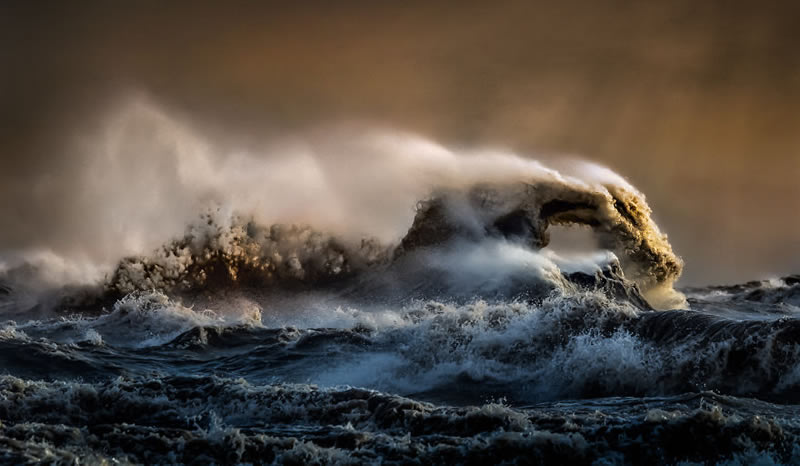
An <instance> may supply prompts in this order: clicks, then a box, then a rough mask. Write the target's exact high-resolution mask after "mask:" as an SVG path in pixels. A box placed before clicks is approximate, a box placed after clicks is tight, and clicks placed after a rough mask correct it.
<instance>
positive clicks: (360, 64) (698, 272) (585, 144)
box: [0, 0, 800, 283]
mask: <svg viewBox="0 0 800 466" xmlns="http://www.w3.org/2000/svg"><path fill="white" fill-rule="evenodd" d="M121 3H122V2H51V3H47V4H45V3H39V2H22V1H21V2H17V3H14V2H4V3H3V5H2V6H0V60H2V63H3V65H2V72H1V73H0V109H2V110H0V157H1V158H0V183H2V186H0V195H2V199H0V217H1V218H3V219H4V222H3V223H4V226H3V230H4V231H1V232H0V245H2V246H4V247H6V248H10V247H19V246H28V245H31V244H35V243H36V242H43V243H46V242H47V241H50V240H52V239H53V235H54V234H55V233H48V234H42V233H41V231H42V230H44V229H48V228H49V227H52V226H53V225H58V222H59V219H61V220H63V218H62V217H64V216H65V215H66V214H64V213H63V212H64V210H65V205H66V204H67V203H68V202H69V199H70V198H69V193H68V188H67V187H66V186H68V183H64V188H63V190H64V192H63V196H60V199H59V201H58V202H53V200H52V199H43V198H38V197H37V196H36V194H35V192H33V191H32V190H31V188H30V186H31V184H32V183H34V184H35V183H36V182H42V180H49V181H47V182H52V183H55V184H58V183H59V181H58V179H59V177H64V178H68V177H69V176H70V174H71V173H74V171H75V170H78V169H79V168H76V165H80V161H79V159H76V157H75V156H74V155H73V154H71V153H70V152H69V151H67V150H62V147H65V145H66V144H67V143H68V142H69V141H70V140H71V139H72V138H74V137H75V136H76V135H79V134H80V132H81V131H83V130H85V128H87V127H91V126H92V125H96V124H98V121H97V119H98V118H100V115H102V114H103V111H104V109H106V108H107V107H108V106H109V105H111V104H112V103H113V102H114V100H115V99H118V98H119V96H120V95H123V94H124V93H126V92H129V91H143V92H147V93H148V94H149V95H152V96H153V98H154V99H156V100H157V101H159V102H163V103H164V105H166V106H168V107H169V108H171V109H173V110H174V111H175V112H178V113H180V114H182V115H185V116H186V118H189V119H191V120H192V121H193V122H194V123H195V124H197V125H199V126H201V127H203V128H206V130H207V131H208V132H209V134H216V135H220V136H219V137H226V138H232V139H240V140H242V141H247V140H248V139H250V138H253V137H263V136H264V135H265V134H271V133H275V134H280V133H282V132H285V131H294V130H300V129H302V128H306V127H315V126H318V125H325V124H329V123H332V122H333V123H335V122H340V121H351V120H357V121H366V122H372V123H375V124H379V125H382V126H389V127H394V128H401V129H404V130H409V131H414V132H417V133H420V134H423V135H425V136H428V137H430V138H432V139H434V140H437V141H441V142H444V143H447V144H454V145H464V146H473V145H478V146H485V145H489V146H502V147H507V148H511V149H514V150H517V151H520V152H524V153H531V154H535V153H570V154H580V155H583V156H585V157H586V158H589V159H591V160H595V161H598V162H601V163H604V164H606V165H608V166H610V167H611V168H613V169H614V170H615V171H617V172H619V173H621V174H622V175H624V176H625V177H627V178H628V179H629V180H630V181H631V182H632V183H633V184H634V185H636V186H637V187H639V188H640V189H641V190H642V191H643V192H644V193H645V194H646V195H647V196H648V200H649V201H650V204H651V206H652V207H653V210H654V211H655V217H656V219H657V220H658V221H659V223H660V224H661V225H662V226H663V228H664V230H666V232H667V233H668V234H669V236H670V238H671V241H672V243H673V245H674V247H675V249H676V250H677V251H678V253H680V254H681V255H682V256H683V257H684V259H685V260H686V262H687V267H686V271H685V283H706V282H730V281H740V280H745V279H754V278H762V277H764V276H767V275H770V274H786V273H790V272H800V51H799V50H798V44H800V42H798V37H800V35H798V34H800V33H799V32H798V31H800V2H735V1H707V2H699V1H690V0H686V1H684V0H681V1H672V2H666V1H664V2H635V1H575V0H560V1H552V2H544V1H519V2H502V1H498V2H494V1H492V2H435V3H434V2H414V1H411V2H383V1H369V2H367V1H364V2H354V1H343V2H322V1H319V2H318V1H309V2H215V3H204V2H129V3H128V4H127V5H124V6H121ZM290 3H291V4H292V5H290ZM223 4H224V5H223ZM54 179H55V180H54ZM7 225H13V226H7Z"/></svg>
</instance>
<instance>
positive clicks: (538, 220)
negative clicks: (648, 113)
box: [0, 177, 800, 465]
mask: <svg viewBox="0 0 800 466" xmlns="http://www.w3.org/2000/svg"><path fill="white" fill-rule="evenodd" d="M554 180H556V178H553V177H551V178H550V179H548V180H546V181H537V182H535V183H522V184H520V183H516V182H514V183H500V184H490V185H480V186H477V187H471V188H469V189H461V190H455V191H454V190H448V191H443V192H441V193H440V194H438V195H437V196H435V197H433V198H430V199H427V200H425V201H424V202H421V203H420V204H419V205H418V206H417V211H416V216H415V219H414V222H413V224H412V225H411V226H410V228H409V230H408V233H407V234H406V235H405V236H404V237H403V239H402V240H401V241H400V242H399V243H397V244H393V245H392V244H388V245H386V244H383V243H381V242H380V241H378V240H371V239H362V240H361V241H352V240H349V239H347V240H346V239H341V238H338V237H336V236H335V235H329V234H326V233H322V232H320V231H318V230H316V229H314V228H313V227H311V226H308V227H307V226H291V225H269V226H266V225H262V224H259V223H258V222H256V221H254V220H253V219H251V218H247V217H241V216H232V217H226V218H225V219H224V221H219V219H218V217H215V216H214V215H211V214H209V215H208V216H207V217H203V218H202V219H201V221H199V222H197V223H196V224H194V225H192V226H191V227H189V228H187V233H186V235H185V236H184V237H181V238H177V239H175V240H173V241H171V242H168V243H166V244H165V245H164V246H162V247H161V248H160V249H158V250H157V251H155V252H153V253H150V254H144V255H139V256H131V257H128V258H125V259H123V260H121V261H120V262H119V263H118V265H117V266H116V267H115V268H114V269H113V270H112V271H111V272H110V273H108V274H107V275H106V276H105V277H104V278H102V279H99V280H97V281H95V282H93V283H84V284H80V285H75V284H71V285H68V284H63V283H61V284H58V285H54V284H53V283H54V282H53V280H50V281H48V280H45V279H44V278H43V277H46V276H48V275H47V273H48V270H47V268H48V266H47V264H43V263H41V262H40V263H37V264H33V263H30V262H24V261H23V262H20V263H17V264H13V265H5V266H4V268H3V269H2V275H0V313H2V314H0V317H2V319H3V322H2V323H0V459H2V461H3V462H6V463H23V464H24V463H36V462H41V461H44V462H52V463H63V464H78V463H80V464H112V463H115V464H116V463H118V464H172V463H188V464H208V463H217V464H231V463H252V464H262V463H278V464H364V463H366V464H379V463H381V464H406V463H421V464H429V463H456V464H460V463H468V464H487V463H492V464H518V463H520V464H587V465H591V464H595V465H601V464H797V463H798V462H800V448H798V441H799V440H800V421H798V415H799V414H800V407H798V405H797V403H798V402H800V277H798V276H790V277H784V278H781V279H774V280H769V281H756V282H750V283H745V284H742V285H737V286H718V287H704V288H691V289H677V290H676V289H674V288H673V283H674V282H675V280H676V279H677V277H678V276H679V275H680V271H681V269H682V267H683V263H682V261H681V260H680V259H679V258H678V257H677V255H675V254H674V253H673V252H672V249H671V246H670V245H669V243H668V241H667V240H666V237H665V236H664V235H662V234H661V233H660V231H659V230H658V228H657V227H656V226H655V224H654V223H653V222H652V220H651V219H650V211H649V208H647V206H646V203H645V202H644V198H643V197H642V196H641V195H640V194H639V193H638V192H637V191H635V190H633V189H632V188H631V187H629V186H623V185H619V184H618V185H614V186H612V185H606V186H605V187H598V185H596V184H592V185H589V184H576V183H567V182H564V181H563V180H557V181H554ZM220 215H221V214H220ZM574 224H577V225H582V226H583V227H586V228H588V229H589V230H590V231H591V232H593V234H594V235H595V237H596V238H597V245H596V248H594V249H593V250H592V251H590V252H586V251H583V252H569V251H556V250H553V249H551V248H550V247H548V242H549V238H548V229H547V228H548V226H550V225H574Z"/></svg>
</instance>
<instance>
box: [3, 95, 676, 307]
mask: <svg viewBox="0 0 800 466" xmlns="http://www.w3.org/2000/svg"><path fill="white" fill-rule="evenodd" d="M212 139H213V138H210V137H204V136H201V132H200V131H199V130H198V129H195V128H193V127H192V126H191V124H190V123H189V122H186V121H182V120H180V119H178V118H176V117H174V116H172V115H170V114H169V112H167V111H165V110H164V109H162V108H160V107H159V106H158V105H156V104H155V103H153V102H152V101H149V100H147V99H143V98H141V97H139V98H135V99H131V100H129V101H127V102H125V104H124V105H123V106H122V109H121V110H120V111H118V112H117V113H116V114H115V115H114V116H113V117H112V118H110V119H109V124H108V127H107V128H106V130H105V131H104V132H103V133H102V137H100V138H99V142H98V141H96V140H92V141H94V142H89V143H85V144H84V145H83V146H82V147H83V149H84V150H85V151H87V153H89V154H92V156H89V157H88V159H87V163H86V169H85V172H84V173H83V174H82V176H80V177H78V178H77V179H76V181H78V182H79V183H77V185H76V186H75V189H76V191H79V194H78V195H76V198H75V199H74V202H73V203H71V204H70V205H69V206H67V207H66V209H67V210H68V211H74V215H72V216H70V217H69V218H71V219H77V218H80V219H82V223H81V224H80V226H79V227H75V226H72V227H70V228H66V227H65V228H64V229H63V231H64V236H65V238H62V239H63V240H66V241H67V242H68V243H69V244H70V245H71V246H70V247H71V248H73V249H76V250H77V251H78V253H75V251H71V250H66V249H65V250H58V248H56V247H53V250H52V254H53V255H54V256H55V257H59V258H61V257H65V258H74V257H81V258H84V259H85V258H95V263H97V264H100V266H98V269H102V268H103V267H105V270H108V271H109V272H110V275H109V278H108V280H106V282H105V286H106V288H107V289H111V290H113V291H115V292H116V293H117V294H119V295H124V294H125V293H129V292H132V291H135V290H150V289H156V290H163V291H167V292H173V291H181V292H182V291H196V290H207V289H214V288H216V289H224V288H226V287H237V286H249V287H270V286H286V285H287V284H290V285H291V284H306V285H315V284H330V283H335V282H339V281H341V280H343V279H347V278H352V277H356V276H359V275H363V274H365V273H374V272H372V271H373V270H374V269H375V268H376V267H384V266H392V265H393V264H395V263H397V262H398V261H399V260H401V259H404V258H405V257H408V256H409V255H410V254H411V253H413V254H418V255H424V254H425V252H424V250H426V249H427V248H430V247H433V246H438V245H450V246H452V245H453V244H454V242H456V241H464V240H466V241H468V242H472V243H473V244H479V245H480V244H485V245H486V248H487V251H489V252H490V251H491V250H492V248H494V247H496V245H497V241H498V239H501V240H503V241H508V242H511V243H514V244H517V245H521V246H523V247H524V248H525V249H527V250H530V251H534V252H537V251H539V250H541V249H542V248H545V247H546V246H547V245H548V243H549V233H548V227H549V226H551V225H572V224H579V225H588V226H589V227H590V228H592V230H593V231H594V234H595V237H596V239H597V243H598V249H599V250H608V251H611V252H613V253H614V254H616V255H617V256H618V257H619V259H620V263H621V266H622V269H623V271H624V273H625V275H626V276H627V277H628V279H630V280H632V281H633V282H634V283H635V284H636V285H637V286H639V287H641V288H642V290H643V291H644V292H645V293H646V294H647V297H648V299H650V300H651V301H652V304H654V305H655V306H657V307H664V308H666V307H675V306H679V305H680V304H681V303H682V297H681V296H680V295H678V294H677V293H675V292H674V291H672V284H673V283H674V282H675V280H677V278H678V277H679V276H680V273H681V270H682V262H681V260H680V259H679V258H678V257H677V256H676V255H675V254H674V253H673V251H672V248H671V246H670V244H669V242H668V241H667V237H666V235H664V234H663V233H661V232H660V230H659V228H658V227H657V225H656V224H655V223H654V222H653V220H652V218H651V217H650V208H649V207H648V205H647V203H646V201H645V198H644V196H643V195H642V194H641V193H640V192H639V191H637V190H636V189H635V188H634V187H633V186H631V185H630V184H629V183H628V182H626V181H625V180H624V179H623V178H622V177H620V176H619V175H617V174H615V173H613V172H612V171H610V170H608V169H606V168H603V167H598V166H596V165H593V164H589V163H583V162H580V163H574V164H572V166H571V167H567V169H565V170H562V171H558V170H555V169H552V168H549V167H547V166H545V165H544V164H542V163H541V162H539V161H537V160H533V159H531V158H528V157H523V156H521V155H518V154H515V153H512V152H510V151H501V150H490V149H479V150H466V149H454V148H449V147H445V146H443V145H440V144H437V143H435V142H432V141H429V140H426V139H424V138H422V137H419V136H416V135H413V134H408V133H403V132H399V131H393V130H385V129H375V128H366V127H364V126H358V125H351V126H347V127H344V126H343V127H337V128H334V129H326V130H318V131H315V132H310V133H307V134H303V135H294V136H290V137H284V138H282V139H281V140H270V141H267V142H263V143H258V144H256V143H250V144H246V145H245V144H240V145H236V144H233V143H230V142H226V141H212ZM415 205H416V206H417V209H416V211H415V210H414V206H415ZM209 209H211V210H210V211H211V212H213V214H207V215H206V216H204V217H202V218H201V221H200V222H199V223H198V222H197V221H196V220H195V219H197V218H198V214H199V213H201V212H208V211H209ZM187 225H188V227H187ZM70 235H71V236H70ZM175 238H177V239H175ZM159 244H160V245H161V246H159ZM479 247H480V246H479ZM501 250H507V249H502V248H501ZM152 251H155V253H153V252H152ZM14 253H15V254H17V255H19V254H20V253H19V251H14ZM8 255H9V253H7V252H6V253H4V254H2V255H0V259H2V257H7V256H8ZM23 255H24V254H23ZM489 255H491V253H490V254H489ZM64 260H65V261H66V262H69V260H68V259H64ZM423 262H424V261H423ZM530 263H531V264H532V263H541V264H546V267H550V265H549V264H550V261H549V260H546V258H544V259H541V260H540V259H535V260H532V262H530ZM65 269H68V268H65ZM15 270H16V269H15ZM73 270H78V269H75V268H73ZM368 271H370V272H368ZM13 272H14V270H5V271H3V272H2V273H3V274H4V275H6V276H8V275H10V274H13ZM544 272H546V271H544ZM547 274H549V272H547V273H545V275H547ZM93 275H95V276H96V275H98V274H97V273H96V272H94V273H93ZM551 275H552V274H551ZM6 281H7V280H6ZM74 281H75V280H73V282H74ZM27 282H32V281H31V280H27ZM64 282H65V283H70V281H69V280H66V279H65V280H64ZM48 283H49V282H48ZM48 286H49V285H48Z"/></svg>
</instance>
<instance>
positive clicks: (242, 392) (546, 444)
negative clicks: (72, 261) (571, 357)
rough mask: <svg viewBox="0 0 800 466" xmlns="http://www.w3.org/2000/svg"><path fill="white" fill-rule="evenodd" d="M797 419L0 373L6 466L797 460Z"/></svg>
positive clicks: (709, 402) (712, 402) (753, 411)
mask: <svg viewBox="0 0 800 466" xmlns="http://www.w3.org/2000/svg"><path fill="white" fill-rule="evenodd" d="M563 408H566V409H568V410H569V412H568V413H566V412H565V411H564V409H563ZM796 414H797V413H795V412H786V411H785V410H782V409H780V408H779V407H777V406H774V405H770V404H768V403H758V402H752V401H749V400H742V399H737V398H734V397H725V396H720V395H716V394H714V393H710V392H701V393H697V394H687V395H682V396H678V397H671V398H650V399H642V400H631V399H628V400H626V399H615V400H596V401H594V402H591V403H586V404H569V403H566V404H564V405H563V406H552V407H548V406H541V407H536V408H527V409H526V408H513V407H509V406H507V405H504V404H503V403H502V402H495V403H490V404H486V405H484V406H480V407H463V408H458V407H455V408H454V407H440V406H435V405H431V404H428V403H423V402H418V401H414V400H410V399H407V398H403V397H398V396H395V395H390V394H385V393H381V392H375V391H371V390H363V389H357V388H338V389H322V388H318V387H315V386H311V385H306V384H279V385H265V386H257V385H251V384H249V383H247V382H245V381H243V380H233V379H226V378H218V377H157V378H151V379H137V378H128V377H120V378H118V379H115V380H112V381H108V382H104V383H95V384H89V383H64V382H47V383H46V382H31V381H25V380H22V379H18V378H15V377H9V376H2V377H0V415H2V417H3V420H4V422H3V424H2V426H0V445H1V446H2V447H3V448H2V450H3V453H2V455H3V458H4V459H5V460H7V461H23V460H24V461H30V460H36V461H61V462H68V461H75V460H76V459H78V458H80V459H81V460H82V461H85V460H91V461H95V462H103V461H112V460H113V461H123V462H134V463H176V462H179V463H184V462H193V461H194V462H196V461H204V462H206V461H207V462H215V463H240V462H248V463H249V462H252V463H264V462H274V463H287V462H300V463H309V462H312V463H337V464H359V463H364V462H398V463H404V462H417V461H423V462H432V463H433V462H435V463H441V462H455V463H461V462H468V461H485V462H518V461H520V460H529V461H532V462H542V463H548V462H551V461H556V462H560V461H565V460H566V461H569V462H570V464H587V465H588V464H598V463H616V462H621V461H623V458H624V460H625V461H626V462H627V461H630V462H637V463H638V462H641V463H678V462H688V461H701V462H703V461H714V462H716V463H723V462H727V464H747V463H748V462H752V461H755V460H761V461H772V462H785V463H787V464H788V463H791V462H794V461H797V459H798V458H800V456H799V455H798V453H799V452H798V450H797V447H796V445H797V441H798V435H800V432H799V431H798V429H797V426H796V423H795V422H793V420H792V417H791V416H792V415H796ZM653 445H658V447H657V448H653Z"/></svg>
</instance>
